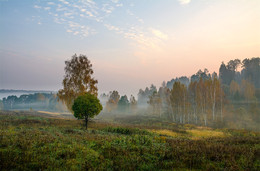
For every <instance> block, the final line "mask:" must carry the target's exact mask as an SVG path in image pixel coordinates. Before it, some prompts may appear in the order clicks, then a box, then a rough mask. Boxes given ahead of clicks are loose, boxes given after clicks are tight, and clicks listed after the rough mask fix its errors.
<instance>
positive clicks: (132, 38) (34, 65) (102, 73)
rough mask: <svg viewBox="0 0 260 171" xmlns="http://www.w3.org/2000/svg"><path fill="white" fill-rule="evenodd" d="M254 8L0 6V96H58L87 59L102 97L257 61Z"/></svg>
mask: <svg viewBox="0 0 260 171" xmlns="http://www.w3.org/2000/svg"><path fill="white" fill-rule="evenodd" d="M259 9H260V1H259V0H250V1H248V0H163V1H159V0H124V1H123V0H103V1H102V0H99V1H94V0H79V1H68V0H67V1H65V0H57V1H49V0H37V1H31V0H26V1H21V0H0V25H1V27H0V40H1V41H0V88H5V89H34V90H39V89H41V90H43V89H44V90H58V89H60V88H62V85H61V82H62V79H63V75H64V70H63V69H64V61H65V60H68V59H70V57H71V56H72V55H73V54H75V53H77V54H85V55H87V56H88V57H89V59H90V60H91V62H92V63H93V68H94V72H95V78H97V79H98V80H99V84H98V87H99V90H100V92H108V91H110V90H114V89H116V90H119V92H120V94H128V95H129V94H134V95H135V94H136V93H137V92H138V89H139V88H144V87H145V86H149V85H150V84H151V83H154V84H156V85H157V86H159V85H160V84H161V83H162V82H163V81H164V80H165V81H168V80H170V79H172V78H174V77H178V76H182V75H187V76H191V75H192V74H193V73H196V71H197V70H199V69H204V68H208V69H209V70H210V72H213V71H218V68H219V65H220V64H221V62H222V61H224V62H228V60H230V59H234V58H239V59H243V58H246V57H247V58H250V57H253V56H260V50H259V49H260V35H259V30H260V24H259V23H260V12H259V11H260V10H259Z"/></svg>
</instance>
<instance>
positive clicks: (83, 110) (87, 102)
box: [72, 93, 103, 119]
mask: <svg viewBox="0 0 260 171" xmlns="http://www.w3.org/2000/svg"><path fill="white" fill-rule="evenodd" d="M102 109H103V107H102V105H101V104H100V101H99V99H98V98H97V97H96V96H95V95H92V94H90V93H86V94H84V95H81V96H78V97H77V98H76V99H75V101H74V103H73V106H72V110H73V112H74V116H75V117H76V118H78V119H84V118H86V117H90V118H93V117H94V116H95V115H98V114H99V113H100V112H101V110H102Z"/></svg>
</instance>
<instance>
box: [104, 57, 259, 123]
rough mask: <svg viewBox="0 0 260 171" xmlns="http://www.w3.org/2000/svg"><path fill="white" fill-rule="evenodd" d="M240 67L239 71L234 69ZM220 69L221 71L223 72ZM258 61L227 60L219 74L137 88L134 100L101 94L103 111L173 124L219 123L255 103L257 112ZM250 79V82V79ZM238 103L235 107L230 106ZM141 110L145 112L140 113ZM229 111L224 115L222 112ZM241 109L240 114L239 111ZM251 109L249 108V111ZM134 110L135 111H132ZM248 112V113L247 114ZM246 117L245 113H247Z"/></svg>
mask: <svg viewBox="0 0 260 171" xmlns="http://www.w3.org/2000/svg"><path fill="white" fill-rule="evenodd" d="M239 65H241V67H242V68H241V71H238V67H239ZM223 68H224V69H223ZM259 68H260V65H259V58H252V59H245V60H243V62H240V60H238V59H235V60H230V61H229V62H228V64H227V65H225V64H224V63H222V64H221V66H220V69H219V73H220V76H218V75H217V73H215V72H213V73H212V74H210V73H209V71H208V70H207V69H204V70H203V71H202V70H199V71H198V72H197V73H196V74H194V75H192V76H191V77H190V78H188V77H186V76H183V77H180V78H175V79H172V80H171V81H168V82H167V83H166V82H163V83H162V86H161V87H160V88H159V89H157V88H156V86H155V85H153V84H152V85H151V86H150V87H146V88H145V89H144V90H143V89H140V90H139V92H138V101H136V100H135V99H134V97H133V96H131V98H130V100H128V98H127V96H126V95H125V96H121V97H120V95H119V93H118V92H117V91H112V92H110V94H108V95H106V94H102V95H101V99H103V100H104V103H103V105H104V106H106V108H105V112H111V113H136V112H137V113H144V112H145V113H148V114H152V115H156V116H158V117H160V118H163V119H168V120H171V121H172V122H177V123H194V124H203V125H209V124H213V123H217V122H218V123H220V122H223V120H224V116H226V115H229V114H230V112H232V111H230V110H233V108H239V107H240V108H241V107H243V106H245V107H247V108H245V109H243V110H245V111H247V110H248V111H249V107H250V106H251V105H250V104H251V103H253V104H255V106H256V107H255V109H254V110H255V111H256V112H255V113H257V111H258V109H259V107H258V106H259V105H258V104H259V103H258V101H259V100H260V96H259V95H260V93H259V88H257V87H258V82H259V79H260V77H256V76H255V75H257V73H259V72H258V71H259ZM252 78H253V79H252ZM238 101H239V102H240V103H239V105H237V106H236V105H234V104H236V103H238ZM144 109H145V110H144ZM226 110H229V111H227V112H225V114H224V111H226ZM243 110H242V111H243ZM250 110H251V109H250ZM133 111H135V112H133ZM251 113H252V111H251ZM248 115H249V114H248Z"/></svg>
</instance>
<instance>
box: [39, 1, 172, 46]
mask: <svg viewBox="0 0 260 171" xmlns="http://www.w3.org/2000/svg"><path fill="white" fill-rule="evenodd" d="M124 3H126V2H125V1H119V0H110V1H106V2H105V3H97V2H95V1H93V0H84V1H78V2H75V1H66V0H59V1H55V3H53V2H46V3H45V4H44V5H43V4H42V3H41V4H40V5H41V6H40V5H39V4H37V5H35V6H34V8H36V9H39V10H40V11H41V9H44V10H45V11H48V14H49V15H51V16H52V17H53V21H54V22H55V23H57V24H62V25H64V28H65V30H66V32H68V33H70V34H72V35H75V36H80V37H81V38H85V37H88V36H90V35H93V34H97V30H95V29H94V28H93V24H91V25H89V21H92V23H93V21H94V23H95V22H96V24H101V25H103V26H104V28H105V29H107V30H109V31H111V32H114V33H116V34H120V35H122V36H123V37H124V38H126V39H129V40H132V41H133V42H135V43H133V44H135V45H137V46H139V47H143V48H146V47H149V48H151V47H152V48H158V47H159V46H160V44H161V43H162V42H163V41H164V40H167V39H168V36H167V34H165V33H163V31H161V30H158V29H155V28H152V27H145V26H144V20H143V19H142V18H140V17H139V16H137V15H135V14H134V12H133V11H132V10H131V9H130V8H131V7H133V6H134V4H133V3H131V4H126V5H124ZM122 6H124V7H126V6H129V8H126V9H125V14H124V15H127V16H126V17H130V18H132V20H131V21H132V22H133V23H127V24H126V23H125V22H121V21H120V22H115V21H116V20H110V17H111V15H112V14H113V13H114V12H115V11H116V10H117V9H118V8H122ZM44 10H43V11H44ZM113 17H115V15H114V16H113ZM118 21H119V20H118Z"/></svg>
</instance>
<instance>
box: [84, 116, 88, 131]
mask: <svg viewBox="0 0 260 171" xmlns="http://www.w3.org/2000/svg"><path fill="white" fill-rule="evenodd" d="M85 123H86V129H88V116H86V117H85Z"/></svg>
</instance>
